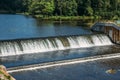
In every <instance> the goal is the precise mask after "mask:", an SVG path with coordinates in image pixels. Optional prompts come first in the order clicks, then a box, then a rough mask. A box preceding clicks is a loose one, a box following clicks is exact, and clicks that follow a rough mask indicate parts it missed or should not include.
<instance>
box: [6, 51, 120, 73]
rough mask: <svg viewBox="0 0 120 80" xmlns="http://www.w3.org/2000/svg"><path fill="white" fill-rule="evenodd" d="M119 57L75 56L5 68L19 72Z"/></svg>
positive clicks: (119, 54)
mask: <svg viewBox="0 0 120 80" xmlns="http://www.w3.org/2000/svg"><path fill="white" fill-rule="evenodd" d="M119 57H120V53H116V54H109V55H100V56H92V57H86V58H77V59H71V60H62V61H54V62H48V63H42V64H34V65H27V66H19V67H13V68H7V71H8V73H15V72H21V71H29V70H36V69H43V68H49V67H55V66H62V65H71V64H77V63H85V62H91V61H97V60H105V59H112V58H119Z"/></svg>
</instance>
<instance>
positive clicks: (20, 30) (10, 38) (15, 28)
mask: <svg viewBox="0 0 120 80" xmlns="http://www.w3.org/2000/svg"><path fill="white" fill-rule="evenodd" d="M0 17H1V19H2V22H3V23H1V24H0V26H1V27H0V32H1V34H0V64H2V65H4V66H6V68H7V71H8V73H9V74H11V75H12V76H13V77H14V78H15V79H16V80H39V79H40V80H79V79H82V80H103V79H104V80H108V79H109V80H119V79H120V78H119V74H120V73H119V71H120V69H119V66H120V58H119V57H120V46H119V45H118V44H115V42H116V41H115V40H113V39H112V37H113V36H112V37H111V36H110V35H109V34H110V33H108V34H106V33H105V32H104V33H103V32H102V31H101V32H100V31H99V32H92V31H91V29H90V27H83V26H80V25H78V23H80V22H62V23H59V22H45V23H44V22H41V21H39V20H36V19H34V18H31V17H26V16H22V15H5V16H4V15H0ZM16 18H17V20H16ZM14 22H15V23H14ZM98 28H99V29H98ZM98 28H94V29H95V30H97V29H98V30H102V28H100V27H98ZM105 31H107V29H106V30H105ZM108 32H111V31H109V30H108ZM116 34H117V33H116ZM114 41H115V42H114ZM117 43H118V41H117ZM111 68H112V69H115V70H116V74H113V75H112V76H111V74H108V73H106V71H107V70H109V69H111Z"/></svg>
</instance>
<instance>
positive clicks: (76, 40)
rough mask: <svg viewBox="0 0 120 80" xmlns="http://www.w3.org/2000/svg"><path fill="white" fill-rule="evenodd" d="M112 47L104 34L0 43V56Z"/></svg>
mask: <svg viewBox="0 0 120 80" xmlns="http://www.w3.org/2000/svg"><path fill="white" fill-rule="evenodd" d="M105 45H112V42H111V41H110V39H109V38H108V36H106V35H105V34H96V35H86V36H64V37H53V38H44V39H26V40H10V41H0V56H10V55H20V54H30V53H39V52H48V51H55V50H65V49H72V48H83V47H84V48H85V47H94V46H105Z"/></svg>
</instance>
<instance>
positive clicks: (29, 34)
mask: <svg viewBox="0 0 120 80" xmlns="http://www.w3.org/2000/svg"><path fill="white" fill-rule="evenodd" d="M77 23H79V22H62V23H61V24H60V23H59V22H52V21H40V20H36V19H34V18H32V17H27V16H23V15H2V14H1V15H0V32H1V33H0V40H6V39H17V38H20V39H21V38H34V37H48V36H61V35H81V34H90V33H91V31H90V30H87V29H85V28H82V27H81V26H78V25H77Z"/></svg>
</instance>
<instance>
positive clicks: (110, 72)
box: [106, 69, 117, 74]
mask: <svg viewBox="0 0 120 80" xmlns="http://www.w3.org/2000/svg"><path fill="white" fill-rule="evenodd" d="M106 73H109V74H115V73H117V70H115V69H109V70H107V71H106Z"/></svg>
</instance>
